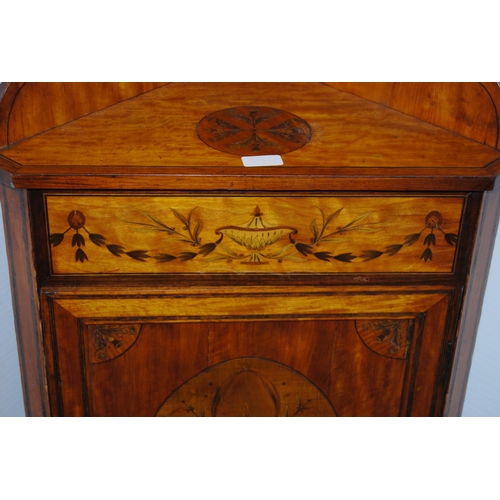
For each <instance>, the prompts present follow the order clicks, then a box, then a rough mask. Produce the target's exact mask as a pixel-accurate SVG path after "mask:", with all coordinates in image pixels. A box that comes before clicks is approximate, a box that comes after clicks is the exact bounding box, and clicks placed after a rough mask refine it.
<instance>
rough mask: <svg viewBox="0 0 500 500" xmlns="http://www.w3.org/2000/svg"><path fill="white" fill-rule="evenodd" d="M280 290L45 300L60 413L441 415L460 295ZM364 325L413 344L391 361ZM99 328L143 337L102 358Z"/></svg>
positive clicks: (400, 346) (399, 346)
mask: <svg viewBox="0 0 500 500" xmlns="http://www.w3.org/2000/svg"><path fill="white" fill-rule="evenodd" d="M271 288H272V287H271ZM271 288H270V289H269V290H266V292H265V293H262V292H259V291H258V290H257V289H253V290H248V291H242V290H241V289H234V288H233V289H232V288H230V287H228V288H218V289H216V290H209V289H206V290H204V291H202V290H198V291H194V290H184V291H180V290H176V291H172V294H170V295H168V294H161V295H152V294H151V293H150V294H148V295H146V296H144V295H143V296H142V297H141V295H140V294H139V295H136V296H135V297H131V296H130V293H129V295H128V296H127V295H124V293H123V291H122V292H121V294H118V295H115V296H114V297H106V298H104V297H103V298H97V297H94V298H92V297H85V296H80V295H79V294H78V293H76V294H75V293H63V294H57V296H55V297H53V298H51V297H50V296H49V295H47V296H44V298H43V303H44V318H45V321H46V322H47V323H48V324H50V325H52V326H51V327H50V328H47V330H46V341H47V342H50V345H51V346H52V352H54V351H57V353H58V354H57V356H51V358H50V359H49V360H48V363H49V365H50V366H51V367H53V369H52V370H51V373H53V376H52V378H51V384H50V387H51V401H53V403H54V408H53V411H54V413H58V414H60V415H67V416H69V415H75V416H76V415H82V416H83V415H94V416H127V415H134V416H152V415H155V414H158V415H161V416H168V415H170V416H224V415H225V416H335V415H339V416H398V415H406V414H407V415H425V414H429V413H431V412H432V411H433V409H432V408H433V404H434V401H435V397H436V387H435V383H434V376H433V375H432V374H433V373H434V374H435V373H437V371H438V370H439V363H440V352H441V344H442V342H443V339H444V338H445V335H446V332H447V323H446V317H447V313H448V306H449V303H450V300H449V299H450V297H451V296H452V295H453V293H452V292H451V290H448V291H447V290H443V289H436V288H420V289H418V290H413V291H409V290H408V291H403V290H401V291H400V293H397V294H390V293H382V294H380V293H376V289H373V290H366V292H365V293H355V294H354V295H351V294H349V293H346V292H344V291H339V290H335V289H329V290H325V289H309V290H306V289H304V288H301V287H296V288H293V287H290V288H288V289H287V290H283V289H279V288H278V289H271ZM450 293H451V295H450ZM423 314H424V316H425V319H424V316H423ZM110 318H113V319H112V320H110ZM355 319H358V322H359V321H371V322H372V328H375V329H377V330H378V335H379V336H381V337H384V335H386V334H387V332H386V327H387V325H388V324H390V325H392V326H393V327H394V326H396V325H397V324H398V323H399V324H400V325H403V326H404V328H405V329H406V330H407V336H406V337H405V339H404V340H400V341H399V342H396V345H397V350H400V351H401V352H402V355H401V356H400V357H393V356H388V355H387V353H386V352H384V350H383V347H380V348H379V347H378V346H372V347H370V346H369V345H367V344H366V338H363V336H362V335H360V333H359V330H360V327H359V324H358V325H356V323H355V321H354V320H355ZM409 322H411V328H409V329H408V325H409V324H410V323H409ZM138 324H140V325H141V326H140V330H139V329H138V327H137V325H138ZM120 325H121V328H120ZM384 325H385V326H384ZM96 329H99V330H100V331H101V332H102V331H107V332H108V334H111V338H113V337H112V335H115V336H116V333H114V334H113V333H111V332H112V331H114V332H117V331H118V330H121V331H123V332H125V331H131V329H135V331H136V333H134V336H135V337H136V338H135V340H134V342H133V343H131V344H130V345H129V346H126V347H125V348H124V350H123V352H121V353H119V354H117V355H116V356H114V355H113V356H111V357H110V358H109V359H106V360H96V358H95V332H96ZM109 342H113V340H109ZM383 342H385V340H383V339H381V343H383ZM388 342H389V341H388ZM389 343H390V342H389ZM423 343H425V344H428V345H427V346H426V348H425V350H422V349H421V346H422V344H423ZM380 349H382V350H380ZM110 352H111V351H110ZM55 367H56V368H55ZM429 373H431V376H429ZM118 381H119V383H118Z"/></svg>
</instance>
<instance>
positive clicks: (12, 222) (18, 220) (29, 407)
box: [1, 186, 49, 416]
mask: <svg viewBox="0 0 500 500" xmlns="http://www.w3.org/2000/svg"><path fill="white" fill-rule="evenodd" d="M1 194H2V202H3V217H4V227H5V239H6V244H7V255H8V260H9V270H10V281H11V288H12V302H13V308H14V318H15V326H16V332H17V342H18V351H19V362H20V365H21V378H22V384H23V393H24V404H25V409H26V415H27V416H46V415H47V414H48V408H49V405H48V398H47V391H46V384H45V375H44V373H45V370H44V361H43V347H42V341H41V328H40V320H39V312H38V310H39V305H38V297H37V293H36V283H35V269H34V265H33V252H32V244H31V231H30V225H29V222H28V221H29V217H28V212H29V208H28V203H27V197H26V192H24V191H19V190H15V189H11V188H8V187H6V186H2V187H1Z"/></svg>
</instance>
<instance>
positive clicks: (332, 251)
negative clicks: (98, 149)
mask: <svg viewBox="0 0 500 500" xmlns="http://www.w3.org/2000/svg"><path fill="white" fill-rule="evenodd" d="M463 203H464V198H463V197H440V198H436V197H432V196H429V197H398V196H393V197H350V196H345V197H336V198H333V197H315V198H312V197H309V196H303V197H274V196H273V197H264V196H262V197H246V196H244V197H233V196H227V197H209V196H204V197H175V196H156V197H154V196H142V197H141V196H107V197H104V196H47V197H46V204H47V212H48V220H49V233H50V242H51V248H52V250H51V255H52V268H53V272H54V273H55V274H81V273H82V274H89V273H93V274H103V273H109V274H114V273H144V274H145V273H196V274H197V273H255V272H258V273H360V272H361V273H362V272H377V273H384V272H386V273H402V272H405V273H437V272H440V273H450V272H452V271H453V268H454V262H455V260H454V258H455V246H456V244H457V242H458V235H459V229H460V224H461V215H462V210H463Z"/></svg>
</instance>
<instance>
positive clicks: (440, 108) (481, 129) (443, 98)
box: [329, 82, 500, 148]
mask: <svg viewBox="0 0 500 500" xmlns="http://www.w3.org/2000/svg"><path fill="white" fill-rule="evenodd" d="M329 85H332V86H334V87H335V88H337V89H340V90H344V91H346V92H350V93H352V94H355V95H357V96H360V97H364V98H365V99H369V100H370V101H373V102H377V103H379V104H383V105H384V106H387V107H389V108H391V109H395V110H397V111H401V112H402V113H405V114H407V115H410V116H414V117H416V118H419V119H420V120H423V121H425V122H427V123H432V124H433V125H437V126H438V127H442V128H444V129H446V130H451V131H453V132H455V133H457V134H460V135H462V136H464V137H469V138H470V139H474V140H475V141H477V142H480V143H481V144H488V145H489V146H492V147H494V148H498V147H499V146H500V144H499V129H500V114H499V109H500V88H499V87H498V85H497V84H496V83H434V82H420V83H412V84H405V83H389V82H378V83H347V82H344V83H330V84H329Z"/></svg>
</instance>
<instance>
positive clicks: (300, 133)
mask: <svg viewBox="0 0 500 500" xmlns="http://www.w3.org/2000/svg"><path fill="white" fill-rule="evenodd" d="M196 133H197V134H198V137H199V138H200V139H201V140H202V141H203V142H204V143H205V144H207V145H208V146H210V147H212V148H214V149H218V150H219V151H223V152H224V153H230V154H234V155H239V156H256V155H282V154H285V153H289V152H290V151H295V150H296V149H299V148H301V147H303V146H305V145H306V144H307V143H308V142H309V141H310V140H311V136H312V130H311V127H310V126H309V124H308V123H307V122H306V121H304V120H303V119H302V118H299V117H298V116H296V115H293V114H292V113H288V112H287V111H282V110H281V109H275V108H268V107H261V106H241V107H238V108H229V109H223V110H221V111H216V112H215V113H212V114H210V115H208V116H206V117H205V118H203V119H202V120H201V121H200V122H199V123H198V126H197V128H196Z"/></svg>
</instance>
